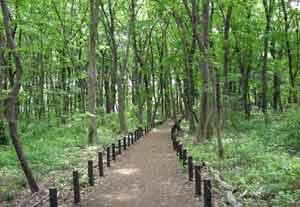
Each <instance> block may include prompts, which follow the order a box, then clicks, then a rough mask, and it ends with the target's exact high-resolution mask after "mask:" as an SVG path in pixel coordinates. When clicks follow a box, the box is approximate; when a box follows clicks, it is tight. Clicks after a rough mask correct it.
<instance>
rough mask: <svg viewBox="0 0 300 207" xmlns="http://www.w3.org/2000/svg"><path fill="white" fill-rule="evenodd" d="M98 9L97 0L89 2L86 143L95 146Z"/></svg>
mask: <svg viewBox="0 0 300 207" xmlns="http://www.w3.org/2000/svg"><path fill="white" fill-rule="evenodd" d="M98 8H99V0H90V13H91V15H90V45H89V47H90V48H89V49H90V50H89V66H88V74H89V79H88V112H89V114H88V115H89V122H90V123H89V131H88V142H89V144H95V143H96V140H97V115H96V87H97V69H96V39H97V27H98Z"/></svg>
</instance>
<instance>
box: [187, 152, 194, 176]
mask: <svg viewBox="0 0 300 207" xmlns="http://www.w3.org/2000/svg"><path fill="white" fill-rule="evenodd" d="M193 167H194V166H193V157H192V156H189V157H188V170H189V181H193V177H194V172H193Z"/></svg>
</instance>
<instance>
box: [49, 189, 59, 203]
mask: <svg viewBox="0 0 300 207" xmlns="http://www.w3.org/2000/svg"><path fill="white" fill-rule="evenodd" d="M49 204H50V207H58V198H57V189H56V188H49Z"/></svg>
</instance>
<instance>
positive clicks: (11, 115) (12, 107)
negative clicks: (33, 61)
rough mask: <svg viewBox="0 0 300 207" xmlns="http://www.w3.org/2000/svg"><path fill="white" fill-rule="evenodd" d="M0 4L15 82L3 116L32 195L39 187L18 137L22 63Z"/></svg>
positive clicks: (3, 4) (6, 12)
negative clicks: (12, 59) (12, 62)
mask: <svg viewBox="0 0 300 207" xmlns="http://www.w3.org/2000/svg"><path fill="white" fill-rule="evenodd" d="M0 4H1V8H2V14H3V24H4V28H5V32H6V37H7V42H8V46H9V49H10V50H11V51H12V54H13V57H14V60H15V66H16V71H15V81H14V85H13V88H12V89H11V91H10V93H9V95H8V98H7V100H6V114H5V115H6V119H7V122H8V126H9V132H10V136H11V139H12V143H13V145H14V147H15V150H16V153H17V156H18V159H19V161H20V164H21V167H22V169H23V172H24V174H25V176H26V179H27V182H28V185H29V187H30V190H31V192H32V193H34V192H38V191H39V187H38V185H37V183H36V181H35V179H34V177H33V174H32V171H31V169H30V167H29V164H28V162H27V159H26V157H25V154H24V151H23V147H22V144H21V142H20V136H19V134H18V96H19V92H20V88H21V78H22V63H21V58H20V55H19V52H18V50H17V48H16V44H15V42H14V39H13V36H12V32H11V29H10V22H9V10H8V6H7V4H6V1H5V0H0Z"/></svg>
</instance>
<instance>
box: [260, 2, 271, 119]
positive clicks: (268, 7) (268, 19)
mask: <svg viewBox="0 0 300 207" xmlns="http://www.w3.org/2000/svg"><path fill="white" fill-rule="evenodd" d="M263 4H264V8H265V16H266V27H265V33H264V53H263V68H262V76H261V81H262V92H261V94H262V111H263V113H264V114H265V118H267V117H266V115H267V108H268V99H267V92H268V85H267V84H268V77H267V69H268V52H269V33H270V30H271V19H272V13H273V4H274V0H269V3H268V1H267V0H263Z"/></svg>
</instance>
